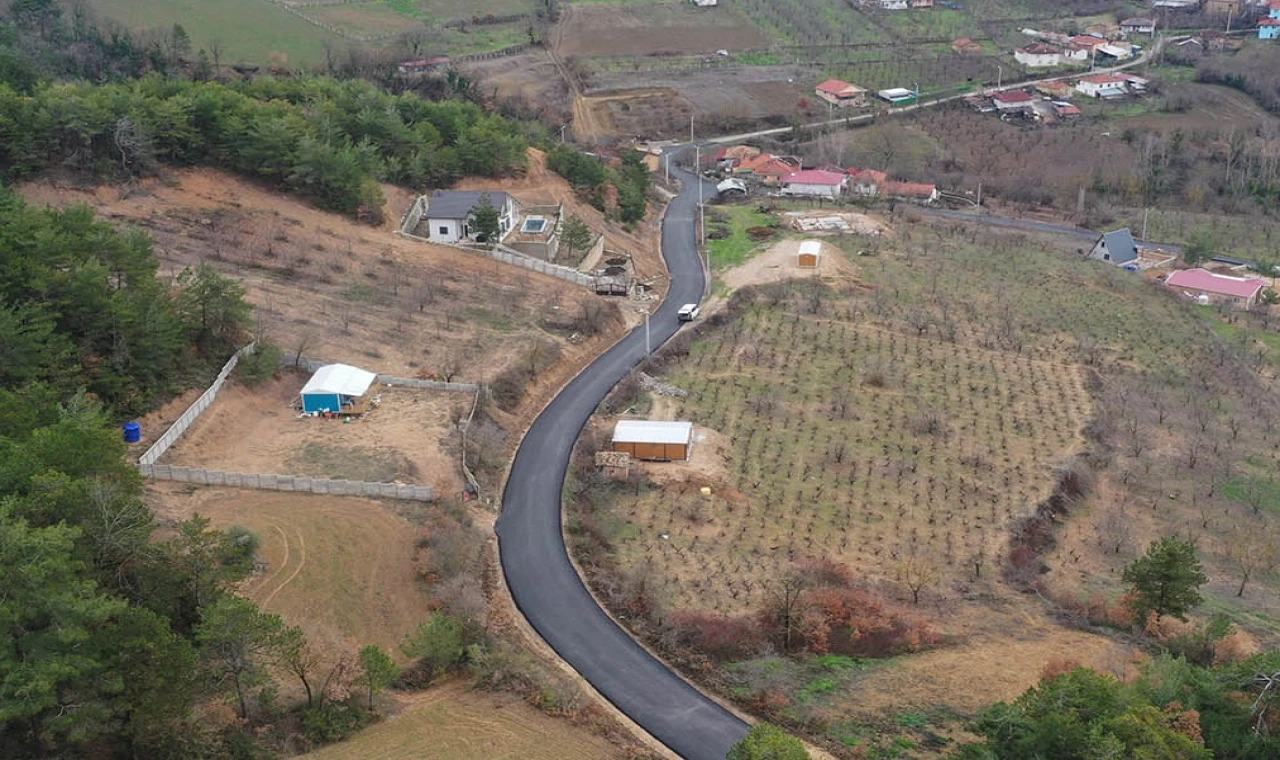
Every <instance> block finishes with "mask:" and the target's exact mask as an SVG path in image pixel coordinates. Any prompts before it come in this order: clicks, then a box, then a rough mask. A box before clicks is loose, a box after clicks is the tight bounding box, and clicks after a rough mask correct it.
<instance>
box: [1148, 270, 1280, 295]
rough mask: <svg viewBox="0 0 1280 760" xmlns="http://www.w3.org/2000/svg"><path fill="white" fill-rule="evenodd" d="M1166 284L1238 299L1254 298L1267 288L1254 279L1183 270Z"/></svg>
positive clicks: (1168, 279) (1260, 281) (1264, 284)
mask: <svg viewBox="0 0 1280 760" xmlns="http://www.w3.org/2000/svg"><path fill="white" fill-rule="evenodd" d="M1164 284H1165V285H1168V286H1170V287H1177V288H1187V289H1189V290H1202V291H1204V292H1206V293H1217V294H1219V295H1224V296H1235V297H1237V298H1253V297H1254V296H1256V295H1258V291H1260V290H1262V289H1263V288H1265V287H1266V286H1267V283H1266V282H1265V281H1263V280H1258V279H1254V278H1252V277H1228V276H1227V275H1224V274H1214V273H1213V272H1210V271H1208V270H1205V269H1183V270H1181V271H1178V272H1174V273H1173V274H1171V275H1169V276H1168V278H1166V279H1165V281H1164Z"/></svg>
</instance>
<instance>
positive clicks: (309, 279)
mask: <svg viewBox="0 0 1280 760" xmlns="http://www.w3.org/2000/svg"><path fill="white" fill-rule="evenodd" d="M530 174H531V175H532V176H531V177H527V178H525V179H524V180H518V181H517V182H516V183H510V182H494V183H492V184H491V185H490V186H493V187H498V186H501V187H502V188H503V189H510V187H509V186H510V185H511V184H517V185H518V186H519V189H517V190H516V193H517V195H518V196H519V197H521V198H522V199H523V198H524V194H523V193H522V192H520V190H521V189H524V190H544V191H545V193H542V194H545V195H555V194H556V193H557V192H559V193H561V194H563V195H564V196H572V192H571V191H570V190H569V188H568V186H567V184H565V183H564V182H563V181H562V180H560V179H559V177H556V176H554V175H549V174H547V173H546V172H545V171H539V170H538V169H537V167H536V166H535V167H534V168H533V169H532V170H531V172H530ZM22 192H23V194H24V196H25V197H26V198H27V199H28V201H30V202H31V203H34V204H44V203H47V204H51V205H55V206H62V205H66V204H69V203H86V204H88V205H90V206H91V207H93V208H94V209H95V211H97V212H98V214H99V215H100V216H102V217H103V218H106V219H109V220H112V221H116V222H120V223H124V224H131V225H135V226H138V227H140V228H142V229H143V230H145V231H146V232H148V233H149V234H150V235H151V236H152V238H153V239H154V240H155V249H156V254H157V257H158V258H159V259H160V262H161V267H162V270H163V271H167V272H172V273H174V274H176V273H177V272H178V271H180V270H181V268H183V267H185V266H189V265H192V264H196V263H199V262H201V261H208V262H210V263H213V264H214V265H215V266H217V267H218V268H219V269H221V270H223V271H224V272H226V273H229V274H231V275H234V276H236V277H238V278H241V280H242V282H243V284H244V285H245V287H246V288H247V291H248V292H247V298H248V299H249V300H250V301H251V302H252V303H253V304H254V305H255V306H257V314H256V316H257V319H258V320H259V322H260V323H261V324H262V326H263V328H264V332H265V335H266V337H267V338H268V339H269V340H272V341H274V342H276V343H278V344H280V346H281V347H282V348H284V349H285V351H286V352H292V351H294V350H296V349H298V348H301V349H303V353H304V354H305V355H310V356H315V357H320V358H323V359H326V360H329V361H340V362H345V363H349V364H354V365H357V366H361V367H364V368H366V369H369V370H371V371H377V372H384V373H387V374H396V375H402V376H412V375H417V374H420V373H422V374H439V373H441V371H442V368H443V367H444V366H447V365H449V364H454V363H459V364H460V365H461V369H460V370H459V372H458V375H457V379H458V380H464V381H480V382H488V381H490V380H492V379H493V378H494V377H496V376H497V375H498V374H500V373H501V372H502V370H503V369H504V368H506V367H507V366H508V364H509V363H510V362H512V361H515V360H516V359H517V357H519V355H520V354H521V353H522V351H523V348H524V347H526V346H528V345H529V344H530V342H531V341H532V340H534V339H549V340H555V341H557V342H561V343H563V342H564V339H563V336H558V335H556V334H554V333H550V332H548V331H547V330H545V329H542V328H541V327H540V326H539V324H540V322H541V320H542V319H543V318H544V317H545V316H546V315H547V314H549V313H551V312H552V311H553V307H557V308H556V309H555V310H563V311H562V313H577V312H578V311H580V310H581V308H582V304H583V303H586V302H588V301H596V300H598V299H599V297H598V296H595V295H594V294H591V293H590V292H588V291H587V290H586V289H584V288H571V287H567V286H566V285H565V284H564V282H563V281H561V280H556V279H555V278H552V277H547V276H543V275H539V274H536V273H534V272H530V271H529V270H525V269H519V268H514V267H510V266H507V265H504V264H501V263H499V262H496V261H493V260H492V259H489V258H487V257H483V256H480V255H477V254H471V253H467V252H464V251H459V250H456V249H453V248H449V247H446V246H437V245H431V244H427V243H417V242H414V241H410V240H405V239H401V238H399V237H397V236H395V235H393V234H392V231H393V230H394V229H395V226H396V224H397V222H398V219H399V216H400V214H402V213H403V212H404V210H405V209H406V208H408V205H409V203H410V202H411V200H412V197H413V195H412V194H411V193H409V192H407V191H404V190H401V189H399V188H395V187H392V186H384V187H383V192H384V194H385V195H386V197H387V207H386V208H387V217H388V218H387V221H386V222H385V223H384V224H383V225H382V226H381V227H369V226H367V225H360V224H356V223H354V222H352V221H351V220H349V219H347V218H345V217H342V216H338V215H334V214H329V213H325V212H322V211H318V210H316V209H314V208H311V207H310V206H307V205H305V204H304V203H301V202H299V201H298V200H296V199H294V198H292V197H289V196H284V195H281V194H279V193H275V192H271V191H269V190H265V189H263V188H261V187H259V186H256V185H253V184H251V183H247V182H245V181H243V180H240V179H237V178H236V177H233V176H231V175H229V174H224V173H222V172H217V171H213V170H210V169H186V170H180V171H174V172H170V173H168V174H166V175H165V176H164V177H163V178H152V179H146V180H142V181H140V182H138V183H137V184H136V185H134V186H133V187H128V188H116V187H105V186H92V187H85V186H82V185H79V184H76V183H74V182H66V181H59V180H55V179H43V180H40V181H37V182H33V183H28V184H26V185H24V186H23V187H22ZM574 208H575V209H577V207H574ZM592 211H594V210H592ZM582 213H583V215H584V218H586V217H585V215H586V213H587V212H586V211H583V212H582ZM589 221H590V222H591V223H592V224H593V226H596V225H598V227H597V228H603V227H604V224H603V222H602V220H601V219H600V216H599V214H598V212H596V216H594V217H591V218H590V219H589ZM634 239H635V240H636V243H635V246H636V248H637V249H639V248H643V245H642V244H641V243H640V242H639V240H640V236H639V235H637V236H635V238H634ZM649 239H650V240H652V241H655V242H654V243H653V249H652V254H651V258H649V259H646V261H648V262H650V264H649V266H650V271H652V267H653V266H655V265H656V264H655V263H654V262H657V259H658V257H657V252H656V251H657V244H656V240H657V237H656V233H654V234H651V235H650V237H649ZM619 245H621V242H620V243H619ZM646 251H647V249H646ZM642 255H643V253H642Z"/></svg>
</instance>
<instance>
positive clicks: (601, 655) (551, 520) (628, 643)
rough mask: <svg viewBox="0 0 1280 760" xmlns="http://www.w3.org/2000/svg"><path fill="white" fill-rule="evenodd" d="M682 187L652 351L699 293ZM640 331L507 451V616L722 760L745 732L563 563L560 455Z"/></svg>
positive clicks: (621, 372) (668, 234)
mask: <svg viewBox="0 0 1280 760" xmlns="http://www.w3.org/2000/svg"><path fill="white" fill-rule="evenodd" d="M672 172H674V173H675V174H676V175H677V176H678V177H679V178H680V179H681V180H682V182H683V186H682V188H681V190H680V194H679V195H677V196H676V197H675V198H674V199H673V200H672V201H671V203H670V205H668V206H667V211H666V214H665V215H664V216H663V225H662V255H663V257H664V258H665V259H666V261H667V268H668V271H669V273H670V275H671V285H670V288H669V290H668V291H667V298H666V300H665V301H664V302H663V303H662V306H661V307H660V308H659V309H658V310H657V311H656V312H655V313H654V314H653V316H652V317H650V325H649V327H650V331H651V339H652V345H653V346H654V347H657V346H659V345H661V344H662V343H663V342H664V341H666V340H667V339H668V338H670V337H671V336H672V335H674V334H675V333H676V330H678V329H679V328H680V322H678V321H677V319H676V312H677V311H678V310H679V309H680V306H681V305H682V304H686V303H697V302H699V301H701V299H702V294H703V289H704V286H705V283H706V279H705V275H704V272H703V268H702V263H701V261H700V259H699V256H698V248H697V245H696V238H695V227H694V216H695V214H696V213H697V204H698V195H699V192H702V193H705V197H706V198H710V197H712V196H713V195H714V194H715V187H714V186H713V185H710V184H704V183H702V182H699V181H698V180H697V178H695V177H694V175H693V174H691V173H689V172H686V171H684V170H682V169H676V168H675V167H672ZM644 355H645V335H644V327H643V326H641V327H638V328H636V329H635V330H633V331H632V332H631V333H630V334H628V335H627V336H626V337H625V338H623V339H622V340H621V341H619V342H618V343H617V344H616V345H615V346H614V347H613V348H611V349H609V350H608V351H606V352H605V353H604V354H602V355H601V356H600V357H599V358H597V359H596V360H595V361H594V362H592V363H591V365H590V366H588V367H587V368H586V369H585V370H583V371H582V373H581V374H580V375H578V377H577V378H575V379H574V380H573V381H572V382H570V383H569V384H568V385H567V386H565V388H564V389H563V390H562V391H561V392H560V394H559V395H558V396H556V398H555V400H553V401H552V402H551V403H550V404H549V405H548V406H547V408H546V409H544V410H543V411H542V414H540V415H539V416H538V419H537V420H535V421H534V423H533V426H532V427H531V428H529V432H528V433H527V434H526V435H525V437H524V440H523V441H522V442H521V444H520V448H519V449H518V450H517V451H516V456H515V460H514V462H513V463H512V466H511V473H510V476H509V477H508V478H507V487H506V491H505V493H504V494H503V499H502V515H501V517H499V518H498V525H497V533H498V550H499V557H500V559H501V562H502V572H503V574H504V575H505V577H506V580H507V586H508V587H510V589H511V595H512V596H513V597H514V599H515V603H516V606H517V607H519V608H520V611H521V612H522V613H523V614H524V616H525V618H526V619H528V621H529V622H530V623H531V624H532V625H533V627H534V629H535V630H536V631H537V632H538V634H539V635H540V636H542V638H543V639H545V640H546V641H547V643H548V644H550V645H551V648H552V649H554V650H555V651H556V653H557V654H558V655H560V657H561V658H563V659H564V660H565V661H566V662H568V663H569V664H570V665H572V666H573V668H574V669H575V670H577V671H578V673H580V674H581V675H582V676H583V677H584V678H586V679H587V681H589V682H590V683H591V685H592V686H594V687H595V688H596V690H598V691H599V692H600V693H601V694H603V695H604V696H605V698H606V699H608V700H609V701H610V702H612V703H613V704H614V705H615V706H616V707H617V708H618V709H620V710H621V711H622V712H624V713H626V715H627V716H628V717H630V718H631V719H632V720H634V721H635V722H636V723H638V724H639V725H640V726H641V727H643V728H644V729H645V730H646V731H648V732H649V733H650V734H652V735H653V736H655V737H656V738H657V739H658V740H659V741H661V742H662V743H663V744H665V745H666V746H668V747H670V748H671V749H672V750H674V751H675V752H676V753H678V754H679V755H680V756H682V757H684V758H685V759H686V760H724V757H725V755H726V754H727V753H728V751H729V748H730V747H732V746H733V745H734V744H735V743H737V742H738V741H740V740H741V739H742V738H743V737H744V736H745V735H746V733H747V728H748V726H747V724H746V723H744V722H743V721H742V720H741V719H739V718H738V717H737V716H735V715H734V714H733V713H731V712H729V711H728V710H726V709H725V708H723V707H721V706H720V705H719V704H717V703H716V702H714V701H713V700H711V699H710V698H708V697H707V696H705V695H704V694H702V693H701V692H699V691H698V690H697V689H695V688H693V687H692V686H691V685H689V684H688V683H686V682H685V681H684V679H682V678H681V677H680V676H678V675H676V674H675V673H674V672H672V671H671V670H670V669H669V668H667V666H666V665H664V664H663V663H662V662H660V661H659V660H657V659H656V658H654V657H653V656H652V655H650V654H649V653H648V652H647V651H645V649H644V648H643V647H641V646H640V645H639V644H638V643H636V642H635V641H634V640H633V639H632V638H631V636H630V635H629V634H628V633H627V632H625V631H623V630H622V629H621V628H620V627H619V626H618V625H617V624H616V623H615V622H614V621H613V620H612V619H611V618H610V617H609V616H608V615H606V614H605V612H604V610H602V609H600V607H599V605H597V604H596V601H595V599H594V598H593V597H592V596H591V594H590V593H589V592H588V591H587V587H586V586H585V585H584V584H583V581H582V578H580V577H579V576H578V573H577V570H575V569H574V566H573V564H572V563H570V561H569V555H568V553H567V549H566V547H565V542H564V535H563V533H562V531H561V527H560V500H561V492H562V490H563V486H564V479H565V471H566V469H567V468H568V466H569V454H570V452H571V450H572V449H573V445H574V442H575V441H576V440H577V438H578V434H579V432H581V430H582V428H583V426H584V425H585V424H586V422H587V419H588V418H589V417H590V416H591V414H592V413H593V412H594V411H595V409H596V407H597V406H598V405H599V404H600V402H601V401H602V400H604V397H605V396H606V395H607V394H608V393H609V391H610V390H611V389H612V388H613V386H614V385H616V384H617V383H618V381H619V380H621V379H622V378H623V377H624V376H626V374H627V372H628V371H630V370H631V369H632V368H633V367H634V366H635V365H636V364H638V363H639V362H640V360H641V359H643V358H644Z"/></svg>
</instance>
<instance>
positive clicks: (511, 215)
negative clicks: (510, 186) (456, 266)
mask: <svg viewBox="0 0 1280 760" xmlns="http://www.w3.org/2000/svg"><path fill="white" fill-rule="evenodd" d="M486 195H487V196H488V197H489V202H490V203H492V204H493V206H494V208H496V209H498V228H499V230H500V232H499V235H498V240H491V241H487V240H477V241H475V242H477V243H485V242H492V243H497V242H501V239H502V238H504V237H506V236H507V233H508V232H510V231H511V230H512V229H513V228H514V227H515V226H516V217H517V215H518V214H519V211H520V206H519V204H518V203H516V200H515V198H512V197H511V196H510V195H508V194H507V193H504V192H501V191H498V190H437V191H435V192H434V193H432V194H431V197H430V198H429V199H427V210H426V212H425V213H423V215H422V222H421V223H420V225H421V224H426V225H427V229H428V233H429V234H428V235H427V239H429V240H430V241H431V242H433V243H457V242H461V241H465V240H471V239H472V235H471V226H470V222H471V214H472V213H473V212H474V210H475V207H476V206H477V205H478V204H479V203H480V198H481V197H482V196H486ZM420 228H421V226H419V229H420Z"/></svg>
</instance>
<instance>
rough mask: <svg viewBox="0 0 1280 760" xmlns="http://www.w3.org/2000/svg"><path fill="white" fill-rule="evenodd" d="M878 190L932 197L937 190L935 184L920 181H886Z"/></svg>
mask: <svg viewBox="0 0 1280 760" xmlns="http://www.w3.org/2000/svg"><path fill="white" fill-rule="evenodd" d="M880 191H881V192H883V193H885V194H886V195H905V196H908V197H911V198H932V197H933V194H934V193H935V192H937V191H938V188H937V187H936V186H935V185H926V184H924V183H922V182H886V183H884V187H882V188H880Z"/></svg>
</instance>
